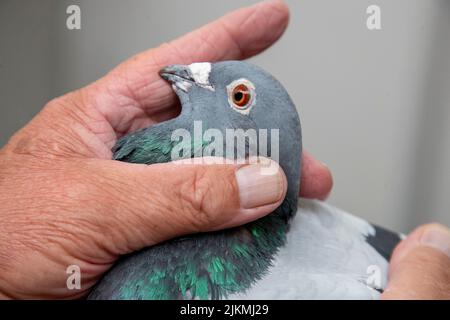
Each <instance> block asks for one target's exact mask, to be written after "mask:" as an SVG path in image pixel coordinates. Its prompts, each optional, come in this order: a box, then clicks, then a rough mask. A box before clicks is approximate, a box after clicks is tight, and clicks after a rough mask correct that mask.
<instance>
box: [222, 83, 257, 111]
mask: <svg viewBox="0 0 450 320" xmlns="http://www.w3.org/2000/svg"><path fill="white" fill-rule="evenodd" d="M227 92H228V102H229V104H230V106H231V107H232V108H233V109H234V110H235V111H237V112H240V113H242V114H249V112H250V109H251V108H252V107H253V105H254V104H255V98H256V91H255V86H254V85H253V83H251V82H250V81H248V80H247V79H239V80H236V81H233V82H232V83H230V84H229V85H228V86H227Z"/></svg>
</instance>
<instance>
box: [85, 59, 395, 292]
mask: <svg viewBox="0 0 450 320" xmlns="http://www.w3.org/2000/svg"><path fill="white" fill-rule="evenodd" d="M160 76H161V77H162V78H164V79H165V80H167V81H168V82H169V83H170V84H171V85H172V88H173V90H174V91H175V93H176V94H177V96H178V98H179V100H180V103H181V107H182V110H181V113H180V115H179V116H177V117H176V118H174V119H171V120H168V121H165V122H161V123H158V124H156V125H152V126H150V127H148V128H145V129H141V130H139V131H137V132H134V133H131V134H128V135H126V136H124V137H122V138H121V139H119V141H118V142H117V143H116V145H115V146H114V147H113V159H115V160H118V161H125V162H131V163H143V164H152V163H161V162H169V161H172V160H174V158H175V159H177V158H179V159H192V158H197V157H199V156H205V154H206V155H208V156H220V157H222V156H224V157H226V158H228V159H232V160H235V161H236V160H243V159H244V160H245V159H248V158H249V157H251V156H253V155H259V156H265V157H269V158H272V159H275V160H276V161H277V162H278V163H279V165H280V167H281V168H282V169H283V170H284V172H285V174H286V177H287V182H288V190H287V193H286V196H285V199H284V200H283V202H282V204H281V205H280V206H279V207H278V208H277V209H276V210H274V211H273V212H272V213H270V214H269V215H267V216H265V217H263V218H261V219H259V220H256V221H254V222H250V223H248V224H246V225H244V226H239V227H235V228H230V229H226V230H222V231H215V232H208V233H200V234H193V235H189V236H184V237H181V238H176V239H172V240H169V241H166V242H164V243H161V244H157V245H154V246H151V247H148V248H144V249H142V250H140V251H138V252H135V253H132V254H129V255H126V256H123V257H121V258H120V259H119V260H118V261H117V262H116V264H115V265H114V266H113V267H112V268H111V269H110V270H109V271H108V272H107V273H106V274H105V276H104V277H103V278H102V279H101V280H100V281H99V283H98V284H97V285H96V286H95V287H94V288H93V290H92V291H91V293H90V295H89V296H88V299H93V300H95V299H100V300H105V299H113V300H116V299H124V300H134V299H138V300H165V299H183V300H191V299H335V298H336V299H377V298H379V297H380V293H381V292H382V291H383V289H384V288H385V286H386V281H387V271H388V265H389V258H390V255H391V253H392V251H393V249H394V247H395V246H396V245H397V243H398V242H399V241H400V240H401V238H402V235H400V234H398V233H395V232H391V231H388V230H386V229H383V228H381V227H378V226H375V225H372V224H371V223H369V222H366V221H364V220H362V219H360V218H358V217H356V216H353V215H351V214H349V213H346V212H344V211H342V210H340V209H337V208H334V207H332V206H330V205H328V204H326V203H325V202H321V201H318V200H306V199H300V200H299V198H298V194H299V188H300V185H299V181H300V174H301V172H300V168H301V152H302V139H301V127H300V120H299V116H298V113H297V109H296V107H295V105H294V103H293V101H292V99H291V98H290V96H289V94H288V92H287V91H286V89H285V88H284V87H283V85H282V84H281V83H280V82H279V81H278V80H276V79H275V78H274V77H273V76H272V75H271V74H270V73H268V72H266V71H265V70H263V69H262V68H260V67H258V66H256V65H253V64H251V63H249V62H243V61H222V62H217V63H209V62H197V63H193V64H190V65H170V66H167V67H164V68H163V69H161V71H160ZM198 124H200V125H201V131H202V132H203V130H204V132H208V130H215V131H212V132H214V133H216V134H222V138H221V139H218V138H217V137H214V138H211V137H209V138H208V136H205V135H201V134H200V135H199V134H198V132H196V130H197V131H198ZM196 126H197V129H196ZM180 130H181V131H180ZM230 130H232V131H230ZM233 130H234V131H233ZM239 130H241V131H240V133H242V132H244V133H248V135H244V138H245V139H244V143H243V145H240V146H239V145H238V144H234V143H231V142H234V141H235V140H234V138H235V136H232V139H224V138H223V137H225V136H226V135H227V134H229V133H230V132H234V133H236V132H238V131H239ZM252 130H254V131H252ZM175 132H177V133H178V134H174V133H175ZM180 132H181V133H183V134H180ZM210 132H211V131H210ZM251 132H257V134H255V135H252V134H250V133H251ZM261 132H262V133H263V134H260V133H261ZM183 135H184V136H187V137H190V139H186V140H187V142H186V141H184V140H183V139H181V138H180V137H183ZM192 137H194V138H193V139H192ZM255 137H256V138H255ZM269 142H270V143H269ZM230 146H231V147H230ZM224 150H226V151H227V152H224Z"/></svg>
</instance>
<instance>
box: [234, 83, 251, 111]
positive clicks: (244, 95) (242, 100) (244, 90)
mask: <svg viewBox="0 0 450 320" xmlns="http://www.w3.org/2000/svg"><path fill="white" fill-rule="evenodd" d="M249 101H250V90H249V89H248V87H247V86H246V85H245V84H240V85H237V86H236V87H235V88H234V89H233V102H234V104H235V105H236V106H238V107H245V106H246V105H247V103H248V102H249Z"/></svg>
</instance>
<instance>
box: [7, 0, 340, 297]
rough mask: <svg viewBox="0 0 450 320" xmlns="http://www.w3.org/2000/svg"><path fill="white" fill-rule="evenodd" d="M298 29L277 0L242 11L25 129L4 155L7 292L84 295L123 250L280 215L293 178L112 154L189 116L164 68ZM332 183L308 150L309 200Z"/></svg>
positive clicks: (143, 56) (72, 97)
mask: <svg viewBox="0 0 450 320" xmlns="http://www.w3.org/2000/svg"><path fill="white" fill-rule="evenodd" d="M287 22H288V9H287V7H286V6H285V5H284V4H283V3H282V2H278V1H272V2H264V3H260V4H257V5H254V6H251V7H248V8H244V9H241V10H238V11H236V12H233V13H231V14H229V15H226V16H224V17H223V18H221V19H219V20H217V21H215V22H212V23H210V24H208V25H206V26H204V27H202V28H200V29H199V30H197V31H194V32H192V33H189V34H187V35H186V36H184V37H182V38H180V39H178V40H176V41H173V42H170V43H166V44H163V45H162V46H160V47H158V48H156V49H151V50H148V51H145V52H142V53H140V54H138V55H136V56H134V57H132V58H131V59H129V60H127V61H125V62H124V63H122V64H121V65H119V66H118V67H117V68H115V69H114V70H112V71H111V72H110V73H109V74H108V75H106V76H105V77H103V78H102V79H100V80H98V81H96V82H95V83H92V84H90V85H88V86H87V87H85V88H82V89H80V90H77V91H74V92H71V93H68V94H66V95H64V96H62V97H59V98H57V99H54V100H52V101H50V102H49V103H48V104H47V105H46V106H45V107H44V108H43V110H42V111H41V112H40V113H39V114H38V115H37V116H36V117H35V118H34V119H33V120H32V121H31V122H30V123H29V124H28V125H27V126H25V127H24V128H23V129H21V130H20V131H19V132H17V133H16V134H15V135H14V136H13V137H12V138H11V140H10V141H9V142H8V144H7V145H6V146H5V147H4V148H3V149H2V150H1V151H0V221H1V224H0V295H1V294H2V295H3V296H4V297H10V298H76V297H81V296H83V295H86V294H87V293H88V292H89V289H90V288H91V287H92V286H93V285H94V284H95V283H96V281H97V280H99V278H100V277H101V275H102V274H103V273H104V272H105V271H106V270H108V268H109V267H111V265H112V264H113V263H114V261H115V260H116V259H117V258H118V257H119V256H120V255H123V254H126V253H130V252H132V251H135V250H138V249H140V248H143V247H146V246H151V245H153V244H156V243H158V242H160V241H163V240H166V239H169V238H172V237H176V236H179V235H182V234H186V233H193V232H201V231H210V230H215V229H218V228H225V227H230V226H234V225H237V224H243V223H246V222H248V221H250V220H253V219H257V218H259V217H261V216H263V215H265V214H268V213H270V212H271V211H272V210H273V209H274V208H276V207H277V206H278V205H279V204H280V203H281V200H282V198H283V195H284V194H285V192H286V183H285V177H284V174H283V173H282V172H279V173H278V174H276V175H273V176H264V177H263V176H260V175H258V172H260V170H252V168H251V167H250V166H244V167H243V168H247V169H249V170H243V171H242V168H241V167H242V166H241V167H239V166H236V165H220V166H219V165H208V166H195V165H191V166H190V167H186V166H182V167H181V166H175V165H173V164H170V163H168V164H155V165H150V166H146V165H139V164H130V163H123V162H118V161H112V160H111V156H112V153H111V147H112V146H113V145H114V144H115V142H116V140H117V139H118V138H119V137H120V136H122V135H124V134H126V133H129V132H132V131H135V130H137V129H139V128H142V127H146V126H149V125H151V124H153V123H156V122H159V121H163V120H166V119H169V118H172V117H174V116H176V115H177V114H178V112H179V107H177V99H176V97H175V95H174V93H173V91H172V90H171V88H170V86H169V85H168V84H167V83H166V82H165V81H163V80H162V79H161V78H160V77H159V76H158V70H159V69H160V68H161V67H163V66H165V65H169V64H173V63H182V64H188V63H191V62H194V61H217V60H230V59H245V58H248V57H250V56H252V55H255V54H257V53H259V52H261V51H262V50H264V49H266V48H267V47H269V46H270V45H271V44H272V43H273V42H275V41H276V40H277V39H278V38H279V37H280V36H281V34H282V33H283V31H284V29H285V27H286V25H287ZM243 30H244V31H245V30H251V32H243ZM256 166H257V165H256ZM240 168H241V170H239V174H238V175H236V172H237V170H238V169H240ZM253 169H254V168H253ZM245 173H246V174H245ZM237 176H238V177H237ZM216 181H221V183H220V184H219V183H216ZM331 186H332V179H331V174H330V172H329V170H328V169H327V168H326V167H325V166H323V165H322V164H320V163H319V162H318V161H316V160H315V159H314V158H313V157H311V156H310V155H309V154H307V153H304V155H303V167H302V181H301V196H303V197H309V198H324V197H326V196H327V194H328V193H329V191H330V190H331ZM249 190H250V191H253V192H248V191H249ZM255 191H256V192H255ZM69 265H78V266H79V267H80V268H81V271H82V283H81V290H78V291H77V290H75V291H70V290H68V289H67V287H66V280H67V276H68V275H67V274H66V268H67V267H68V266H69Z"/></svg>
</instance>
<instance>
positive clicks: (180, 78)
mask: <svg viewBox="0 0 450 320" xmlns="http://www.w3.org/2000/svg"><path fill="white" fill-rule="evenodd" d="M210 71H211V64H210V63H208V62H204V63H193V64H191V65H181V64H174V65H170V66H167V67H164V68H162V69H161V70H160V71H159V75H160V76H161V78H163V79H165V80H167V81H168V82H170V83H171V84H172V86H173V87H174V89H175V90H176V89H181V90H182V91H184V92H187V91H188V90H189V88H191V86H192V85H196V86H199V87H202V88H205V89H209V90H212V91H214V88H213V87H212V86H211V84H210V83H209V73H210Z"/></svg>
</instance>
